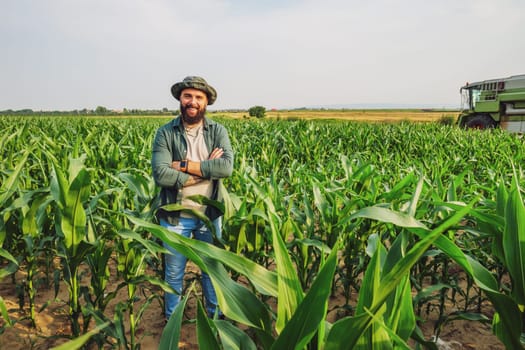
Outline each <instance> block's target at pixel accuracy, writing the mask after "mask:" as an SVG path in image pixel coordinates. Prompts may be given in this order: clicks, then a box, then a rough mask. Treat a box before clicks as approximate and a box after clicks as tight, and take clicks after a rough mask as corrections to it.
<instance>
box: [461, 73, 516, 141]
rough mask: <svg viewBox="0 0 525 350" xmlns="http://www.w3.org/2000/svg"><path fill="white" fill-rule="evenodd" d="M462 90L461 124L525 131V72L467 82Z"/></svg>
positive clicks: (482, 127)
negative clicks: (506, 76)
mask: <svg viewBox="0 0 525 350" xmlns="http://www.w3.org/2000/svg"><path fill="white" fill-rule="evenodd" d="M460 93H461V106H462V107H461V113H460V114H459V117H458V124H459V126H461V127H463V128H474V129H489V128H498V127H499V128H501V129H504V130H508V131H510V132H516V133H525V74H522V75H514V76H511V77H508V78H500V79H490V80H483V81H480V82H475V83H467V84H466V85H465V86H463V87H462V88H461V89H460Z"/></svg>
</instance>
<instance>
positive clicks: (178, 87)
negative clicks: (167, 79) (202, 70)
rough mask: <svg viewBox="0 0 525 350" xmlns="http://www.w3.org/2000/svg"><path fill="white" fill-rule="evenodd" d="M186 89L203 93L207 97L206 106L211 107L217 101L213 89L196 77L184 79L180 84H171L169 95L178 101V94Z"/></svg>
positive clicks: (215, 92)
mask: <svg viewBox="0 0 525 350" xmlns="http://www.w3.org/2000/svg"><path fill="white" fill-rule="evenodd" d="M188 88H193V89H197V90H201V91H204V92H205V93H206V95H207V96H208V105H212V104H213V102H215V100H216V99H217V91H215V89H214V88H213V87H212V86H210V85H208V83H207V82H206V80H204V79H203V78H201V77H196V76H189V77H186V78H184V80H183V81H181V82H180V83H176V84H173V86H172V87H171V94H172V95H173V97H175V98H176V99H177V100H179V101H180V93H181V92H182V90H184V89H188Z"/></svg>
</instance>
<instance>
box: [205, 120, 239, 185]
mask: <svg viewBox="0 0 525 350" xmlns="http://www.w3.org/2000/svg"><path fill="white" fill-rule="evenodd" d="M216 126H217V127H216V128H215V130H214V140H213V148H212V149H211V150H209V151H210V152H211V151H213V149H215V148H222V149H223V151H224V153H223V155H222V157H221V158H218V159H211V160H204V161H201V172H202V177H203V178H205V179H220V178H225V177H229V176H231V174H232V172H233V148H232V145H231V142H230V137H229V136H228V131H227V130H226V128H225V127H224V126H222V125H221V124H216Z"/></svg>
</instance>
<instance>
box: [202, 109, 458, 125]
mask: <svg viewBox="0 0 525 350" xmlns="http://www.w3.org/2000/svg"><path fill="white" fill-rule="evenodd" d="M213 114H215V115H226V116H228V117H233V118H244V117H249V114H248V112H214V113H212V115H213ZM457 116H458V111H453V110H420V109H407V110H379V109H377V110H375V109H365V110H276V111H266V117H265V118H283V119H284V118H297V119H347V120H355V121H363V122H382V123H384V122H399V121H403V120H409V121H413V122H432V121H437V120H440V119H442V118H454V119H455V118H457Z"/></svg>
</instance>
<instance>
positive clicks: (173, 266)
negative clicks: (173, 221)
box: [160, 217, 221, 319]
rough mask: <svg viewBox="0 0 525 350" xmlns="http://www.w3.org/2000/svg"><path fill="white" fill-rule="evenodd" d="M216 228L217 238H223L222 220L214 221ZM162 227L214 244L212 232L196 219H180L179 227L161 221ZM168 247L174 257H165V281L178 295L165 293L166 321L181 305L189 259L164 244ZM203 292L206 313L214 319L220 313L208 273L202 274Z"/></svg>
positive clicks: (167, 255)
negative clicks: (216, 313)
mask: <svg viewBox="0 0 525 350" xmlns="http://www.w3.org/2000/svg"><path fill="white" fill-rule="evenodd" d="M212 223H213V225H214V226H215V230H216V233H217V236H218V237H220V236H221V218H220V217H219V218H217V219H215V220H213V221H212ZM160 225H161V226H163V227H165V228H167V229H168V230H170V231H173V232H175V233H178V234H180V235H183V236H184V237H188V238H190V237H191V236H192V235H193V238H194V239H197V240H199V241H204V242H207V243H213V236H212V233H211V231H210V230H209V229H208V228H207V227H206V225H205V224H204V223H203V222H202V221H201V220H199V219H194V218H183V217H181V218H179V222H178V224H177V225H175V226H174V225H170V224H169V223H168V222H166V221H165V220H160ZM164 247H166V248H167V249H168V250H169V251H170V252H171V253H172V254H173V255H170V254H165V255H164V264H165V266H164V279H165V281H166V282H167V283H168V284H169V285H170V286H171V287H172V288H173V289H174V290H175V291H177V293H179V294H178V295H177V294H172V293H165V295H164V303H165V310H164V311H165V315H166V319H169V318H170V316H171V314H172V313H173V310H174V309H175V307H176V306H177V304H178V303H179V301H180V299H181V295H182V287H183V283H184V272H185V270H186V262H187V258H186V257H185V256H184V255H182V254H181V253H179V252H178V251H177V250H175V249H174V248H172V247H170V246H169V245H168V244H166V243H164ZM201 282H202V291H203V294H204V299H205V306H206V311H207V313H208V316H209V317H213V315H215V312H216V311H218V307H217V296H216V294H215V289H213V285H212V283H211V280H210V276H208V274H206V273H202V281H201Z"/></svg>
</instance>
